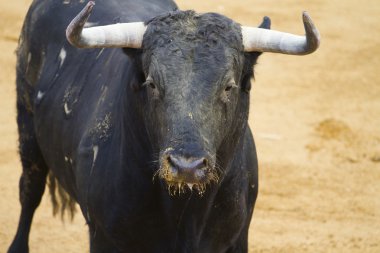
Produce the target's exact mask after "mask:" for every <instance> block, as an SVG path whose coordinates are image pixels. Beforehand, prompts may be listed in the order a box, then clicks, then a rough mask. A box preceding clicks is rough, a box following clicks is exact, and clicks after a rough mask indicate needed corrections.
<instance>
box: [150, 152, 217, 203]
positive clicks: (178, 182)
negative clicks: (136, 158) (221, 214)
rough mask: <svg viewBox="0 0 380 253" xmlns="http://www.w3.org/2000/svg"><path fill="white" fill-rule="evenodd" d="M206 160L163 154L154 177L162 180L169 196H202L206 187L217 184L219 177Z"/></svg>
mask: <svg viewBox="0 0 380 253" xmlns="http://www.w3.org/2000/svg"><path fill="white" fill-rule="evenodd" d="M210 160H211V159H207V158H203V157H201V158H194V157H189V158H185V157H183V156H176V155H173V154H165V155H163V156H162V159H161V162H160V169H159V170H157V172H156V173H155V176H158V177H159V178H160V179H162V180H164V182H165V183H166V185H167V189H168V192H169V194H170V195H172V196H175V195H180V194H184V193H186V192H189V191H190V192H193V191H195V192H197V193H198V194H199V195H201V196H202V195H203V194H204V193H205V191H206V188H207V186H208V185H210V184H212V183H217V182H218V181H219V176H218V173H217V170H216V168H215V165H214V163H212V162H210Z"/></svg>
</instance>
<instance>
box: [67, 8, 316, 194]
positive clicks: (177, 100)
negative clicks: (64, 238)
mask: <svg viewBox="0 0 380 253" xmlns="http://www.w3.org/2000/svg"><path fill="white" fill-rule="evenodd" d="M93 5H94V3H92V2H90V3H88V4H87V6H86V7H85V8H84V9H83V11H82V12H81V13H79V14H78V16H77V17H76V18H75V19H74V20H73V21H72V22H71V24H70V25H69V27H68V28H67V38H68V40H69V41H70V43H71V44H73V45H74V46H77V47H85V48H94V47H123V48H142V50H143V56H142V65H143V72H144V74H145V78H146V81H145V82H144V83H143V84H142V87H144V89H145V90H146V98H147V99H146V104H144V105H143V106H144V107H145V110H144V111H145V115H144V117H145V122H146V125H147V129H148V132H149V134H150V138H151V140H152V142H154V143H156V144H157V149H158V150H159V164H160V166H159V169H158V171H157V172H156V175H157V176H159V177H160V178H162V179H164V180H165V181H166V183H167V184H168V186H169V189H170V190H171V191H173V192H181V191H183V190H184V189H186V188H190V189H196V190H198V192H199V193H203V191H204V190H205V186H206V185H207V184H208V183H211V182H217V181H218V180H219V178H220V177H222V176H223V173H225V172H226V171H223V170H222V169H221V167H226V164H228V163H229V162H231V161H229V160H228V158H230V157H231V155H228V154H227V153H226V152H227V151H233V150H234V148H235V147H236V145H237V143H238V142H239V138H240V137H241V136H243V135H244V131H245V127H246V124H247V119H248V107H249V88H250V78H251V76H252V66H253V64H254V63H255V62H256V59H257V57H258V56H259V54H260V53H261V52H276V53H284V54H295V55H302V54H309V53H312V52H313V51H315V50H316V49H317V47H318V45H319V33H318V31H317V29H316V28H315V26H314V25H313V23H312V21H311V19H310V17H309V16H308V15H307V14H306V13H304V14H303V21H304V25H305V30H306V36H297V35H292V34H287V33H283V32H278V31H272V30H268V28H269V26H270V20H269V18H265V19H264V22H263V24H262V25H261V27H260V28H252V27H244V26H240V25H239V24H237V23H235V22H234V21H232V20H230V19H228V18H226V17H224V16H222V15H218V14H214V13H206V14H202V15H198V14H196V13H194V12H192V11H185V12H182V11H177V12H172V13H170V14H166V15H162V16H159V17H156V18H154V19H152V20H151V21H150V22H148V23H147V24H144V23H127V24H115V25H109V26H100V27H92V28H85V29H83V26H84V24H85V22H86V20H87V18H88V17H89V15H90V12H91V9H92V8H93ZM263 28H266V29H263ZM149 129H150V130H149ZM217 156H219V157H218V159H217Z"/></svg>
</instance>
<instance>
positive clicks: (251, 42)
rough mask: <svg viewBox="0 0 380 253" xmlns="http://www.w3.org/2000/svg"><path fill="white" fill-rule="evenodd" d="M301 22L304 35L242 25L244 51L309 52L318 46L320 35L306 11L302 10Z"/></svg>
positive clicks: (300, 53) (295, 53)
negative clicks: (303, 27)
mask: <svg viewBox="0 0 380 253" xmlns="http://www.w3.org/2000/svg"><path fill="white" fill-rule="evenodd" d="M303 23H304V26H305V31H306V36H298V35H294V34H290V33H284V32H278V31H273V30H266V29H262V28H254V27H246V26H242V35H243V45H244V51H246V52H253V51H257V52H272V53H282V54H293V55H305V54H310V53H312V52H314V51H315V50H317V48H318V47H319V43H320V40H321V36H320V34H319V32H318V30H317V28H316V27H315V25H314V24H313V21H312V20H311V18H310V16H309V14H307V12H303Z"/></svg>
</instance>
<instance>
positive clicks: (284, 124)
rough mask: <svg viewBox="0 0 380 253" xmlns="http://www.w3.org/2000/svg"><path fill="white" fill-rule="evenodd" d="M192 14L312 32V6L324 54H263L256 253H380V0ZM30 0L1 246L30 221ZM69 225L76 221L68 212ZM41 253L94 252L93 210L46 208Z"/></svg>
mask: <svg viewBox="0 0 380 253" xmlns="http://www.w3.org/2000/svg"><path fill="white" fill-rule="evenodd" d="M178 3H179V5H180V6H181V8H182V9H195V10H197V11H199V12H207V11H214V12H219V13H222V14H225V15H227V16H229V17H231V18H233V19H234V20H236V21H238V22H240V23H242V24H245V25H257V24H259V23H260V21H261V18H262V17H263V16H264V15H267V16H270V17H271V18H272V29H277V30H282V31H288V32H292V33H297V34H303V25H302V22H301V13H302V11H303V10H308V11H309V13H310V14H311V16H312V18H313V20H314V21H315V23H316V24H317V26H318V27H319V29H320V32H321V34H322V45H321V48H320V49H319V51H318V52H316V53H315V54H312V55H309V56H304V57H299V56H286V55H276V54H263V55H262V56H261V58H260V59H259V65H258V66H257V67H256V69H255V71H256V81H255V83H254V85H253V89H252V91H251V93H252V102H251V111H250V113H251V114H250V125H251V127H252V129H253V132H254V135H255V138H256V143H257V150H258V157H259V165H260V190H259V197H258V201H257V205H256V208H255V213H254V216H253V221H252V224H251V229H250V241H249V249H250V252H360V253H362V252H380V197H379V195H380V74H379V66H380V57H379V55H380V25H379V16H380V4H379V3H378V1H377V0H368V1H366V2H365V3H361V2H357V1H354V0H345V1H342V0H329V1H327V0H308V1H301V0H286V1H275V0H255V1H253V0H241V1H227V0H219V1H212V0H208V1H206V0H202V1H200V0H192V1H185V0H181V1H178ZM29 4H30V0H17V1H6V0H0V17H1V18H0V48H1V52H0V66H1V67H0V135H1V138H0V194H1V198H0V252H5V251H6V249H7V247H8V245H9V244H10V242H11V240H12V238H13V236H14V233H15V231H16V226H17V222H18V216H19V212H20V205H19V202H18V180H19V176H20V174H21V165H20V162H19V159H18V155H17V128H16V120H15V112H16V110H15V61H16V59H15V54H14V51H15V49H16V46H17V40H18V35H19V32H20V28H21V25H22V22H23V18H24V16H25V14H26V11H27V8H28V5H29ZM66 220H68V219H66ZM30 249H31V252H41V253H43V252H56V253H59V252H65V253H69V252H88V238H87V228H86V225H85V222H84V219H83V218H82V217H81V214H78V215H77V216H76V218H75V219H74V221H73V222H69V221H66V222H64V223H63V222H62V221H61V220H60V219H59V218H53V216H52V207H51V203H50V200H49V195H48V194H45V196H44V199H43V201H42V203H41V205H40V207H39V208H38V210H37V212H36V215H35V219H34V223H33V226H32V231H31V235H30Z"/></svg>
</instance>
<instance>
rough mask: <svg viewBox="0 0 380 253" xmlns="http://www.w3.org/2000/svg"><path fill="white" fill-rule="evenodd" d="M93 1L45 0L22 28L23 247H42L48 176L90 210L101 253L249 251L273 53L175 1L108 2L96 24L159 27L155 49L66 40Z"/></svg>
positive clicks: (95, 247)
mask: <svg viewBox="0 0 380 253" xmlns="http://www.w3.org/2000/svg"><path fill="white" fill-rule="evenodd" d="M80 2H81V1H63V2H62V1H42V0H41V1H39V0H37V1H34V2H33V4H32V6H31V7H30V10H29V12H28V14H27V17H26V19H25V23H24V26H23V29H22V33H21V37H20V42H19V48H18V52H17V56H18V62H17V111H18V116H17V122H18V126H19V141H20V155H21V161H22V166H23V173H22V176H21V179H20V201H21V205H22V212H21V216H20V222H19V227H18V231H17V234H16V237H15V239H14V241H13V243H12V245H11V247H10V249H9V252H27V251H28V235H29V231H30V226H31V222H32V217H33V214H34V211H35V209H36V208H37V206H38V205H39V203H40V200H41V197H42V195H43V192H44V189H45V183H46V179H47V176H48V175H50V176H49V179H50V190H51V194H52V200H53V204H54V207H55V208H57V204H58V203H57V202H59V201H58V200H57V198H56V196H55V190H56V184H58V185H57V187H58V188H59V192H60V193H61V194H60V195H61V198H62V200H61V201H62V203H61V204H62V205H63V208H62V209H65V207H66V208H68V207H70V208H71V209H72V208H73V202H72V201H76V202H77V203H79V205H80V208H81V211H82V213H83V215H84V217H85V219H86V221H87V223H88V226H89V231H90V251H91V252H198V253H201V252H205V253H211V252H247V247H248V242H247V237H248V228H249V224H250V220H251V216H252V212H253V208H254V204H255V201H256V196H257V190H258V178H257V158H256V150H255V145H254V141H253V138H252V135H251V131H250V129H249V127H248V125H247V119H248V108H249V90H250V87H251V84H250V82H251V77H252V76H253V71H252V68H253V65H254V64H255V63H256V60H257V57H258V56H259V55H260V53H259V52H250V53H246V52H244V50H243V48H242V36H241V32H240V26H239V25H238V24H236V23H234V22H233V21H232V20H230V19H228V18H226V17H224V16H221V15H218V14H213V13H207V14H203V15H198V14H196V13H194V12H191V11H187V12H183V11H178V10H176V9H177V7H176V5H175V3H173V2H171V1H168V0H159V1H158V0H145V1H131V0H128V1H120V0H107V1H99V2H97V6H96V9H95V11H94V14H93V15H92V16H91V18H90V20H89V24H90V25H94V24H95V25H105V24H111V23H118V22H131V21H141V20H142V21H146V22H147V24H148V26H147V27H148V29H147V31H146V33H145V35H144V40H143V43H142V49H126V48H124V49H121V48H105V49H104V48H103V49H101V48H99V49H77V48H74V47H73V46H71V45H70V44H69V43H68V42H67V40H66V38H65V33H64V31H65V29H66V27H67V25H68V24H69V23H70V21H71V19H72V18H73V17H74V16H75V15H76V14H77V13H78V12H79V11H80V10H81V9H82V8H83V6H84V4H83V3H80ZM269 25H270V24H269V19H265V20H264V23H263V24H262V27H264V28H269ZM168 34H170V36H169V35H168ZM173 36H174V37H173ZM62 188H63V189H64V190H65V192H67V193H68V194H65V193H63V192H62V190H61V189H62Z"/></svg>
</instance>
